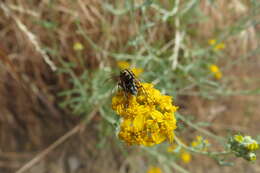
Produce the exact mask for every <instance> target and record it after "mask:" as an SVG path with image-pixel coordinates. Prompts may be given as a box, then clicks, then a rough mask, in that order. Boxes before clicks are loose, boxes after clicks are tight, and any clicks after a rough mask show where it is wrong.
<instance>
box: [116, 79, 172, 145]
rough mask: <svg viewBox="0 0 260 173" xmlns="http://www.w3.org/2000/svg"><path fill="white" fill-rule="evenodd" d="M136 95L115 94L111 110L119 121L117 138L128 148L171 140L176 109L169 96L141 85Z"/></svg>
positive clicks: (148, 86)
mask: <svg viewBox="0 0 260 173" xmlns="http://www.w3.org/2000/svg"><path fill="white" fill-rule="evenodd" d="M140 85H141V87H140V88H139V89H138V95H137V96H134V95H131V94H128V93H124V92H123V91H118V92H117V94H116V95H115V96H114V97H113V98H112V109H113V110H114V111H116V113H117V114H118V115H120V116H121V117H122V120H123V121H122V122H121V125H120V132H119V134H118V136H119V138H120V139H122V140H123V141H125V142H126V143H127V144H128V145H144V146H153V145H155V144H159V143H161V142H163V141H165V140H168V141H170V142H172V141H173V138H174V130H175V129H176V119H175V116H174V112H176V110H177V107H176V106H174V105H172V98H171V97H170V96H166V95H162V94H161V93H160V91H159V90H157V89H155V88H154V87H153V85H152V84H149V83H141V84H140Z"/></svg>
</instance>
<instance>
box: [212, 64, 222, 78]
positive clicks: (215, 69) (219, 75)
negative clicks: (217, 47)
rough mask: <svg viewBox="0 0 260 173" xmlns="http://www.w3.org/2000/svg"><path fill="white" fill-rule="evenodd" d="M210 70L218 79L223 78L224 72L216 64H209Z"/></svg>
mask: <svg viewBox="0 0 260 173" xmlns="http://www.w3.org/2000/svg"><path fill="white" fill-rule="evenodd" d="M209 70H210V71H211V72H212V73H213V75H214V77H215V78H216V79H221V78H222V73H221V71H220V70H219V68H218V66H217V65H215V64H211V65H210V66H209Z"/></svg>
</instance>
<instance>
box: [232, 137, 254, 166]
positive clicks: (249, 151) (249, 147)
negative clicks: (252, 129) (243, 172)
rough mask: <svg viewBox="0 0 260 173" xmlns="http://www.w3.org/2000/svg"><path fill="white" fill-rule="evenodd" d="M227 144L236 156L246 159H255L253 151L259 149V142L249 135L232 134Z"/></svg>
mask: <svg viewBox="0 0 260 173" xmlns="http://www.w3.org/2000/svg"><path fill="white" fill-rule="evenodd" d="M229 145H230V149H231V151H232V152H234V153H235V155H236V156H237V157H243V158H244V159H246V160H248V161H254V160H256V154H255V152H256V150H257V149H259V144H258V142H257V141H256V140H254V139H252V137H251V136H242V135H234V136H233V137H231V138H230V139H229Z"/></svg>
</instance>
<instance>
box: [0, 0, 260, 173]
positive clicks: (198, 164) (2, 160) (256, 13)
mask: <svg viewBox="0 0 260 173" xmlns="http://www.w3.org/2000/svg"><path fill="white" fill-rule="evenodd" d="M259 22H260V2H259V1H258V0H229V1H226V0H218V1H214V0H202V1H199V0H190V1H185V0H103V1H101V0H56V1H53V0H41V1H39V0H2V1H1V2H0V39H1V42H0V66H1V68H0V78H1V80H0V98H1V99H0V172H1V173H9V172H10V173H11V172H16V171H18V170H19V169H20V168H22V167H23V166H24V165H26V164H27V163H28V162H29V161H31V160H32V159H38V160H37V162H33V164H31V165H28V164H27V166H28V167H27V168H26V169H25V170H24V172H28V173H47V172H52V173H83V172H84V173H88V172H92V173H95V172H97V173H98V172H99V173H100V172H107V173H116V172H120V173H135V172H136V173H143V172H149V168H150V167H151V166H156V167H159V168H160V169H159V170H158V169H154V170H150V172H149V173H153V172H154V173H158V171H160V172H185V171H186V172H198V173H200V172H208V171H209V170H210V172H212V173H218V172H220V171H221V172H222V173H225V172H227V173H228V172H237V173H240V172H241V173H245V172H247V173H249V172H251V173H257V172H260V166H259V165H260V162H259V160H256V162H255V163H249V162H247V161H245V160H243V159H241V158H236V157H234V156H233V157H231V158H229V161H230V162H233V163H234V166H220V165H219V163H217V162H216V161H215V160H214V159H212V158H209V157H207V156H205V155H200V154H189V159H188V161H187V159H186V161H185V159H183V158H182V156H180V155H179V154H174V153H171V154H169V153H168V152H165V151H166V150H167V147H169V144H167V143H163V144H159V145H158V146H155V147H151V148H149V147H146V148H145V147H144V148H143V147H139V146H127V145H126V144H124V143H123V142H122V141H120V139H118V137H117V132H118V128H119V122H120V120H119V116H118V115H116V113H115V112H113V110H112V109H111V98H112V96H113V95H114V93H115V92H116V91H117V90H118V88H117V82H118V75H119V71H120V68H121V67H120V64H122V63H126V64H128V66H129V68H139V69H140V75H138V78H140V80H141V81H145V82H149V83H153V84H155V88H157V89H159V90H160V91H161V92H162V93H164V94H167V95H170V96H172V97H173V100H174V101H173V102H174V104H175V105H176V106H178V107H179V109H178V112H179V113H180V114H181V115H182V116H183V117H185V118H186V120H188V121H187V122H193V123H192V124H189V123H187V122H186V123H185V121H184V120H182V119H179V120H178V119H177V120H178V124H177V125H178V129H177V130H176V134H177V135H178V136H179V137H180V138H181V139H182V140H183V141H185V143H190V142H192V141H193V140H194V139H195V138H196V136H197V135H202V136H205V137H207V133H203V132H205V131H204V130H206V131H207V132H210V134H211V133H212V134H215V135H218V136H222V137H224V138H227V137H228V136H229V135H231V134H232V133H233V132H240V133H243V134H248V135H250V136H254V137H256V138H257V139H258V141H259V139H260V136H259V135H260V133H259V130H260V126H259V122H260V121H259V120H260V116H259V105H260V99H259V94H260V56H259V55H260V48H259V46H260V45H259V38H260V24H259ZM194 126H195V128H194ZM198 129H199V130H198ZM201 129H203V130H201ZM207 138H208V141H209V143H211V146H210V149H209V150H211V149H212V150H213V151H216V150H217V151H221V150H222V149H221V148H223V146H221V145H220V144H219V143H218V142H216V140H215V139H211V138H210V135H209V136H208V137H207ZM50 146H51V147H50ZM46 149H47V150H46ZM43 151H46V152H45V153H42V152H43ZM39 153H41V154H42V155H38V154H39ZM169 159H172V161H171V160H169ZM166 160H167V161H169V163H168V162H166ZM31 163H32V162H31ZM179 167H181V168H179ZM152 171H153V172H152ZM156 171H157V172H156Z"/></svg>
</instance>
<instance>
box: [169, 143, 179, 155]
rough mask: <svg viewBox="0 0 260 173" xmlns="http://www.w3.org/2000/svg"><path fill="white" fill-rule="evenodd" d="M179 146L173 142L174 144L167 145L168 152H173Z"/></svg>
mask: <svg viewBox="0 0 260 173" xmlns="http://www.w3.org/2000/svg"><path fill="white" fill-rule="evenodd" d="M177 147H178V145H177V144H172V145H170V146H168V147H167V152H168V153H171V152H173V151H174V150H175V149H176V148H177Z"/></svg>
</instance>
